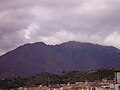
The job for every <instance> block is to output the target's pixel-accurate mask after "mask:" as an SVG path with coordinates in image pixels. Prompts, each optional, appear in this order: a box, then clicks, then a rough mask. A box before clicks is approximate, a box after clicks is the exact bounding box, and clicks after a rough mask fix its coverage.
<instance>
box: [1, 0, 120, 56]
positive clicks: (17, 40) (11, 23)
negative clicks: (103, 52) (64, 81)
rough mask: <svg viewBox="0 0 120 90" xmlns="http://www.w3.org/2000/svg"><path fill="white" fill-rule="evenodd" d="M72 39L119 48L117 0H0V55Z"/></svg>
mask: <svg viewBox="0 0 120 90" xmlns="http://www.w3.org/2000/svg"><path fill="white" fill-rule="evenodd" d="M73 40H75V41H80V42H91V43H96V44H101V45H107V46H115V47H117V48H119V49H120V0H0V55H2V54H4V53H6V52H7V51H10V50H13V49H15V48H16V47H18V46H19V45H23V44H25V43H34V42H44V43H46V44H49V45H55V44H60V43H63V42H67V41H73Z"/></svg>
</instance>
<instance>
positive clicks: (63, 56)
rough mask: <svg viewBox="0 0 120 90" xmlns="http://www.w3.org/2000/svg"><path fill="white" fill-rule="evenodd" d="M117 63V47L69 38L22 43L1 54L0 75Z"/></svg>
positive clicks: (119, 59) (20, 74) (61, 70)
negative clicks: (49, 43) (65, 40)
mask: <svg viewBox="0 0 120 90" xmlns="http://www.w3.org/2000/svg"><path fill="white" fill-rule="evenodd" d="M119 65H120V50H119V49H117V48H115V47H112V46H101V45H97V44H91V43H80V42H75V41H70V42H66V43H62V44H60V45H55V46H52V45H46V44H44V43H42V42H37V43H34V44H25V45H23V46H20V47H18V48H16V49H15V50H13V51H10V52H8V53H6V54H5V55H3V56H1V57H0V77H8V76H10V77H11V76H28V75H33V74H36V73H40V72H51V73H62V72H63V71H72V70H92V69H98V68H113V67H116V66H119Z"/></svg>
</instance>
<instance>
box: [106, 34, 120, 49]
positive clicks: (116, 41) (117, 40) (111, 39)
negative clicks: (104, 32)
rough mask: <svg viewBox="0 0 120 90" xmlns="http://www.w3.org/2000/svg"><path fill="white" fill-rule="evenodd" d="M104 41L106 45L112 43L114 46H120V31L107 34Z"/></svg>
mask: <svg viewBox="0 0 120 90" xmlns="http://www.w3.org/2000/svg"><path fill="white" fill-rule="evenodd" d="M104 42H105V43H106V44H107V45H114V46H116V47H118V48H120V33H118V32H113V33H112V34H111V35H109V36H107V38H106V39H105V40H104Z"/></svg>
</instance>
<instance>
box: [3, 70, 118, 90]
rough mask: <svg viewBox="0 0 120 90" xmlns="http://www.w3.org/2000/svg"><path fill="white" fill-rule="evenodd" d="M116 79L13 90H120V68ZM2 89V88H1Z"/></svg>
mask: <svg viewBox="0 0 120 90" xmlns="http://www.w3.org/2000/svg"><path fill="white" fill-rule="evenodd" d="M114 76H115V78H114V80H107V79H102V81H101V82H99V81H98V82H97V81H96V82H88V81H85V82H76V83H75V84H70V83H69V82H68V83H67V84H56V85H49V86H43V85H39V86H38V87H19V88H17V89H11V90H120V69H115V70H114ZM1 90H2V89H1Z"/></svg>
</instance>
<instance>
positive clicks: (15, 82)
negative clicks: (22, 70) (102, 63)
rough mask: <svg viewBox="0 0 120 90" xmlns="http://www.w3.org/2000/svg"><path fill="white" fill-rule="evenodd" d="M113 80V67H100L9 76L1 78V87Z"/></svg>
mask: <svg viewBox="0 0 120 90" xmlns="http://www.w3.org/2000/svg"><path fill="white" fill-rule="evenodd" d="M104 78H106V79H109V80H112V79H113V78H114V70H113V69H109V70H107V69H99V70H96V71H89V72H88V71H84V72H83V71H72V72H69V73H63V74H61V75H56V74H51V73H47V72H45V73H41V74H37V75H35V76H32V77H27V78H20V77H16V78H9V79H1V80H0V88H1V89H8V88H9V89H10V88H18V87H22V86H38V85H52V84H63V83H68V82H70V83H75V82H84V81H86V80H87V81H96V80H102V79H104Z"/></svg>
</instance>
